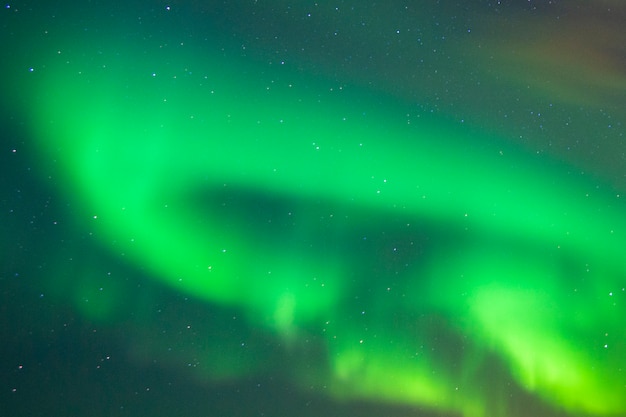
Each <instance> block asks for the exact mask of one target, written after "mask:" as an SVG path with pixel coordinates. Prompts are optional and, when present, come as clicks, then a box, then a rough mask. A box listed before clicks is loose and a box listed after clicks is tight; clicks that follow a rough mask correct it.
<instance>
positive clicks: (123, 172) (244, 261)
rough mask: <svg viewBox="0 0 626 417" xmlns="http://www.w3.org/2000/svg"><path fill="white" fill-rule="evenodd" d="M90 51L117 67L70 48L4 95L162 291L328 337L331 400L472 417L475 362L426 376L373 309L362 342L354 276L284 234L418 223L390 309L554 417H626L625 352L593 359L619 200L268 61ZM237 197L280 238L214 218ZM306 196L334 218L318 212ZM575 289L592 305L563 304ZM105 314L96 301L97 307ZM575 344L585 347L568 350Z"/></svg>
mask: <svg viewBox="0 0 626 417" xmlns="http://www.w3.org/2000/svg"><path fill="white" fill-rule="evenodd" d="M101 49H103V50H104V54H105V55H107V54H109V56H114V55H115V56H116V55H117V54H120V53H121V58H118V60H117V61H113V62H110V63H108V65H107V67H106V68H102V67H100V66H98V65H96V63H94V62H93V61H92V60H91V59H90V58H93V57H87V58H84V57H82V56H81V55H80V54H76V55H75V56H72V57H70V58H69V59H68V57H66V56H64V57H62V58H61V57H54V58H51V59H50V61H49V62H48V63H47V64H46V66H45V68H43V69H41V70H38V71H35V72H33V73H32V74H28V76H27V77H26V78H25V79H24V83H23V84H22V85H20V86H19V88H17V89H16V91H14V92H13V93H14V94H17V91H19V92H20V93H23V92H24V91H25V92H26V94H27V95H29V96H31V97H39V99H38V100H34V103H33V104H32V105H33V108H32V109H30V110H29V111H31V112H32V115H33V116H34V118H35V120H36V127H35V130H36V132H35V135H36V137H37V138H38V140H39V142H38V143H37V144H36V147H37V148H39V149H40V150H41V153H40V157H41V161H42V164H48V163H50V161H51V160H56V161H58V163H59V164H60V165H61V166H62V167H63V170H62V172H63V175H65V177H64V178H62V179H59V181H58V182H59V186H60V187H61V188H62V189H63V191H65V192H67V193H72V194H76V195H77V196H80V200H81V202H82V204H83V205H84V206H83V207H82V208H83V210H84V211H83V212H84V213H85V218H84V219H80V221H82V222H85V224H84V226H85V227H88V228H90V229H93V230H94V231H95V233H96V234H97V236H98V237H99V238H100V240H101V242H102V243H103V244H104V245H105V246H107V247H110V249H111V250H112V251H113V253H117V254H123V256H125V257H127V258H129V259H131V260H132V261H133V262H135V263H136V264H137V265H138V266H140V267H142V268H147V269H148V270H150V271H151V272H152V274H153V275H154V276H155V277H158V278H159V279H161V280H163V281H164V282H166V283H168V284H170V285H171V286H173V287H175V288H178V289H181V290H184V291H186V292H188V293H190V294H193V295H195V296H196V297H199V298H202V299H205V300H207V301H209V302H212V303H217V304H221V305H226V306H235V307H238V308H241V309H242V310H243V311H245V312H246V314H247V315H248V318H249V320H250V321H252V322H254V323H259V324H262V325H264V326H267V327H268V328H270V329H273V331H275V332H276V333H277V334H278V335H280V336H281V337H284V338H285V340H286V341H287V342H290V343H291V342H293V341H295V340H297V339H298V337H299V333H300V332H301V329H302V328H304V327H307V328H315V329H318V330H320V331H322V329H324V333H322V334H323V335H324V336H325V337H327V340H326V343H327V346H326V348H327V349H328V351H329V355H328V357H329V358H330V363H329V364H327V366H328V371H324V370H320V371H319V372H320V375H318V376H312V377H311V378H314V379H317V378H319V379H320V380H326V381H327V384H328V386H329V387H330V388H331V390H332V392H333V394H334V395H337V396H340V397H342V396H345V397H348V398H350V397H373V398H379V399H382V400H388V401H401V402H406V403H414V404H425V405H427V406H431V407H434V408H441V409H443V410H456V411H460V412H462V413H464V415H466V416H469V417H474V416H482V415H485V413H487V411H486V405H485V401H484V398H485V397H487V396H488V395H489V393H485V392H480V391H478V388H476V387H472V385H473V382H472V381H473V379H472V378H473V376H472V374H471V372H469V371H468V372H469V373H467V374H463V373H462V374H455V373H454V372H451V371H447V370H446V369H445V368H443V369H441V371H440V372H439V373H438V374H433V368H435V369H436V368H437V367H438V366H442V364H441V363H438V362H437V359H435V358H434V357H432V358H431V357H430V356H431V355H430V354H429V353H428V352H426V353H423V354H422V355H421V356H420V355H417V356H415V352H416V350H417V346H418V345H419V344H420V343H421V342H420V341H419V335H417V336H416V335H411V334H404V330H403V329H393V328H389V323H387V321H386V318H388V317H389V316H390V313H385V311H387V310H389V309H393V308H395V307H396V306H395V305H394V304H393V303H388V302H387V303H385V302H382V301H381V306H380V307H372V310H374V311H377V312H378V313H379V314H380V315H379V316H378V317H379V318H378V319H372V321H371V322H369V323H368V325H369V327H370V328H372V329H373V330H370V331H369V333H368V334H369V336H371V335H372V334H376V337H375V338H372V337H370V338H369V339H368V338H367V335H366V336H364V335H363V331H362V329H361V328H359V327H358V326H355V325H354V324H353V323H351V322H350V321H349V320H345V319H343V318H342V317H341V316H340V314H339V312H340V311H341V308H342V306H341V304H342V303H343V302H344V300H345V299H346V298H348V297H349V290H350V281H351V280H352V279H354V277H353V276H352V274H351V265H350V264H349V263H348V262H347V261H346V260H345V259H343V258H342V254H341V253H334V252H333V251H332V250H329V251H327V252H325V256H316V255H317V254H319V253H320V252H319V251H313V252H310V251H308V248H307V246H306V245H305V244H299V243H297V242H298V240H299V239H302V237H303V236H304V237H305V238H306V236H310V235H314V234H315V233H319V232H318V230H317V228H318V227H319V224H320V223H319V222H320V216H325V220H324V225H325V226H326V227H328V230H329V231H331V232H332V233H334V234H336V236H338V239H341V238H343V237H345V236H346V235H347V233H348V229H350V228H351V227H353V226H354V224H355V223H359V222H360V220H352V219H350V218H348V219H346V218H345V217H341V216H339V215H337V217H339V218H334V217H332V218H333V220H329V219H331V215H333V216H334V215H336V214H338V213H350V216H352V215H354V216H357V217H358V215H359V213H360V214H361V215H362V216H364V217H366V218H369V217H368V216H369V214H371V213H374V214H375V216H376V217H375V218H374V219H369V220H371V221H374V222H384V221H385V219H386V218H393V217H397V216H400V217H407V218H409V219H422V220H424V219H425V220H426V221H427V222H429V223H430V224H433V225H434V226H433V227H438V228H440V229H442V231H443V232H445V236H450V235H451V236H454V237H455V238H452V239H451V238H449V237H448V238H447V239H450V241H449V242H448V243H449V244H447V245H442V246H443V247H436V249H437V252H436V253H435V254H433V255H432V256H431V257H430V258H428V259H426V260H419V261H420V262H422V261H425V262H426V263H427V267H426V268H425V269H422V270H419V271H417V272H416V276H415V282H411V283H409V285H408V290H407V293H406V297H405V298H404V300H405V301H404V302H405V303H406V305H405V306H403V308H405V309H408V310H409V311H410V310H411V309H413V308H414V309H415V311H422V310H423V309H424V306H428V307H429V308H433V309H434V310H435V311H438V312H440V314H442V315H443V316H446V317H449V318H450V320H455V324H454V325H455V326H457V327H458V330H459V332H461V333H462V334H466V335H468V336H469V337H470V338H471V339H472V340H473V343H475V344H476V345H477V346H483V347H484V348H485V349H495V350H496V351H497V352H498V353H499V355H500V356H501V357H502V358H504V360H505V361H507V363H508V364H509V366H510V369H511V371H512V373H513V374H514V375H515V377H516V378H517V380H518V381H519V383H520V384H521V385H522V386H524V387H525V388H527V389H528V390H529V391H534V392H536V393H537V394H538V395H539V396H541V397H543V398H545V399H546V400H548V401H550V402H552V403H553V404H554V405H556V406H562V407H565V408H567V409H569V410H572V411H585V412H590V413H593V414H597V415H603V414H610V413H616V414H619V413H623V412H626V402H625V400H624V398H626V395H624V388H623V387H624V381H623V378H621V379H620V378H619V376H618V375H617V374H616V373H614V372H612V370H613V369H614V368H615V367H618V366H620V364H621V365H623V360H622V359H621V358H619V355H616V354H615V353H612V352H613V351H611V350H610V349H608V350H607V349H600V347H601V345H602V344H603V341H604V339H603V338H602V336H603V335H604V333H605V331H608V332H610V333H611V334H616V333H617V334H616V335H615V336H616V337H617V338H619V340H623V336H624V332H623V330H620V328H621V327H623V326H620V325H619V321H618V310H617V307H615V306H613V305H611V303H612V300H610V299H609V298H608V293H609V291H616V292H617V289H618V287H617V283H618V282H619V281H618V280H619V279H622V277H623V275H624V267H625V263H626V261H625V260H624V257H623V248H624V247H626V220H625V217H624V216H623V213H624V205H623V204H621V203H620V202H619V200H618V199H617V198H616V197H615V196H611V195H609V194H601V193H600V192H598V191H597V190H596V189H595V188H594V187H593V185H592V184H591V183H587V182H585V181H584V180H580V179H573V178H572V177H571V176H568V175H566V173H565V170H566V168H565V167H560V166H558V165H557V164H555V165H553V166H545V161H544V162H543V164H544V165H541V164H540V163H538V162H537V161H536V160H535V159H534V158H533V156H529V155H525V154H522V153H520V152H519V151H518V150H516V149H512V148H510V147H508V146H506V145H504V144H503V143H501V142H499V141H498V140H497V139H495V138H491V137H488V135H487V134H480V135H477V136H474V135H470V134H468V133H467V132H466V130H465V129H464V127H463V126H454V125H450V124H449V123H445V122H444V121H441V120H439V121H438V120H430V119H428V118H427V117H422V118H421V119H420V118H413V123H412V124H411V125H408V124H407V123H406V122H405V120H404V119H405V118H404V115H405V114H406V111H405V110H404V109H402V107H400V106H396V105H394V104H393V103H390V102H388V100H387V99H385V98H378V99H375V98H369V97H367V96H366V92H360V91H343V90H339V89H338V86H333V85H331V84H326V83H324V82H321V81H319V80H316V79H314V78H303V77H302V76H300V75H298V74H297V73H296V72H289V70H276V71H275V72H274V73H269V74H266V75H257V74H256V72H257V70H258V71H259V72H260V71H261V70H262V68H261V67H259V68H258V69H256V68H254V67H250V66H249V65H247V66H246V68H245V69H246V72H245V73H244V71H243V69H242V67H241V63H239V62H235V61H234V60H229V59H225V58H222V57H219V56H212V55H207V53H206V52H205V51H194V52H173V53H169V54H167V56H160V55H159V54H158V53H156V52H155V53H152V54H148V55H147V58H146V59H131V58H130V57H137V56H142V53H141V51H133V50H130V47H129V48H128V50H123V51H120V50H119V48H117V49H116V47H115V46H114V45H111V50H110V51H107V49H106V45H105V46H104V47H103V48H101ZM113 51H115V52H113ZM67 61H69V62H70V63H69V64H68V63H66V62H67ZM165 62H171V63H175V64H172V65H169V66H168V65H166V64H165ZM187 65H189V66H190V67H191V66H192V67H193V68H189V69H188V70H187V71H186V70H185V69H186V68H187ZM190 72H192V73H190ZM153 73H154V74H155V75H153ZM28 77H30V78H28ZM174 77H175V78H174ZM331 87H332V88H333V91H331V90H330V89H331ZM347 90H350V89H347ZM364 113H365V114H364ZM229 190H235V191H234V192H233V193H234V194H237V193H242V192H243V193H245V192H247V191H250V192H252V191H254V193H256V194H255V195H264V196H268V198H270V199H271V198H276V199H281V198H288V199H289V201H290V204H291V205H289V206H288V207H285V208H288V209H289V212H284V213H279V214H278V215H277V216H278V217H280V219H282V221H283V222H284V224H285V225H287V226H286V227H285V228H278V227H276V228H271V227H270V228H269V229H262V228H261V229H259V228H258V225H259V223H262V222H264V221H265V218H264V217H263V215H262V214H261V213H259V214H258V216H259V217H258V218H255V219H254V221H253V222H251V221H249V220H250V219H249V218H245V216H244V217H242V218H240V221H237V217H236V216H237V210H238V209H241V207H238V206H237V205H236V204H235V205H233V208H232V210H233V211H231V209H229V208H228V207H227V208H225V212H226V213H232V214H233V216H234V219H235V220H232V218H227V219H225V218H223V215H222V214H220V213H221V212H219V213H218V210H217V209H216V207H218V206H220V204H221V203H222V200H220V196H222V195H224V193H226V195H231V194H228V193H230V192H231V191H229ZM317 201H323V202H326V203H327V204H328V207H332V208H333V209H334V210H336V212H337V213H333V212H324V213H320V212H319V210H316V209H315V207H313V208H312V207H311V204H312V203H314V202H317ZM291 218H293V220H291ZM246 220H248V221H246ZM86 222H89V223H86ZM361 223H362V222H361ZM263 230H269V231H270V234H276V236H271V235H269V236H268V235H265V234H264V233H263ZM417 261H418V260H416V262H417ZM586 266H588V268H589V270H590V272H586V271H585V267H586ZM571 273H573V274H574V276H573V277H570V276H569V274H571ZM369 278H371V277H363V279H369ZM373 278H376V277H373ZM572 282H573V283H572ZM581 282H585V287H584V288H583V289H581V290H584V291H586V292H585V297H588V298H585V299H586V300H591V301H590V302H585V301H584V300H583V301H578V300H574V301H572V298H573V297H575V293H574V288H576V287H577V286H579V285H580V283H581ZM570 283H571V284H570ZM619 295H621V296H623V294H619ZM379 298H380V299H381V300H382V299H383V298H384V296H379ZM107 311H108V307H107V305H106V303H104V304H99V305H98V306H97V307H96V309H95V310H94V311H92V312H91V313H90V314H92V315H95V316H98V317H104V316H106V312H107ZM88 314H89V313H88ZM581 318H583V319H581ZM599 323H600V325H601V326H606V327H602V328H600V329H598V328H596V327H595V326H598V325H599ZM327 328H331V329H330V330H329V329H327ZM571 335H575V336H576V337H580V335H584V336H585V337H587V339H586V340H588V337H589V335H592V336H593V337H597V342H596V343H595V344H589V342H587V345H585V346H580V345H579V344H578V342H577V341H578V340H579V339H572V338H570V336H571ZM390 339H393V340H394V344H393V346H390V345H389V343H388V340H390ZM466 361H467V363H466V364H465V367H467V368H471V366H470V365H471V363H472V362H474V361H478V362H479V361H480V359H479V358H471V357H470V358H467V359H466ZM459 386H460V387H461V390H460V391H457V390H456V388H457V387H459Z"/></svg>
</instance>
